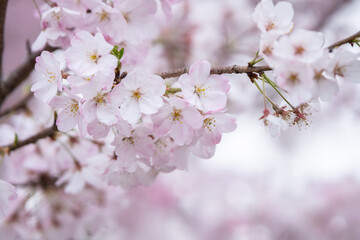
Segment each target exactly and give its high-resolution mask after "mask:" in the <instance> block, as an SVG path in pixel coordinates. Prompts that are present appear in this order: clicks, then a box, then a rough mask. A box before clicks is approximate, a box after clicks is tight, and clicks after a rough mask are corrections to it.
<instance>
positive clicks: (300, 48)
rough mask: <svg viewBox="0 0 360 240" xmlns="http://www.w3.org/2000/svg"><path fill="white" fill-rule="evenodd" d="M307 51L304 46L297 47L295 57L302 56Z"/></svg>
mask: <svg viewBox="0 0 360 240" xmlns="http://www.w3.org/2000/svg"><path fill="white" fill-rule="evenodd" d="M304 51H305V49H304V48H303V47H302V46H297V47H295V55H302V54H303V53H304Z"/></svg>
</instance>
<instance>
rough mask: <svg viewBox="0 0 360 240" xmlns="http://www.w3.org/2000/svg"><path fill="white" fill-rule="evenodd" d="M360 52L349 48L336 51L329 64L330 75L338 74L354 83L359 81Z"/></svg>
mask: <svg viewBox="0 0 360 240" xmlns="http://www.w3.org/2000/svg"><path fill="white" fill-rule="evenodd" d="M358 58H359V54H357V53H353V52H350V51H347V50H340V51H339V52H337V53H336V55H335V57H334V59H333V60H332V61H331V64H330V66H329V70H330V71H329V74H330V76H334V77H335V76H338V77H341V78H344V79H345V80H346V81H349V82H352V83H359V82H360V79H359V73H360V60H359V59H358Z"/></svg>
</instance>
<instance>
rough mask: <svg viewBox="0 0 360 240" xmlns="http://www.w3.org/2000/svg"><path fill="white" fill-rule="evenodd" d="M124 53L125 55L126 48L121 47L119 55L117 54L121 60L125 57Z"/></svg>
mask: <svg viewBox="0 0 360 240" xmlns="http://www.w3.org/2000/svg"><path fill="white" fill-rule="evenodd" d="M123 55H124V48H122V49H120V51H119V55H118V56H117V57H118V59H119V60H120V59H121V58H122V57H123Z"/></svg>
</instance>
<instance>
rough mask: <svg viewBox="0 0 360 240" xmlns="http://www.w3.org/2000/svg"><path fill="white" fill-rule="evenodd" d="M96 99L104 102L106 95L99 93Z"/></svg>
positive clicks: (97, 101) (98, 101)
mask: <svg viewBox="0 0 360 240" xmlns="http://www.w3.org/2000/svg"><path fill="white" fill-rule="evenodd" d="M94 101H95V102H96V103H103V102H105V96H104V94H102V93H98V94H97V95H96V97H95V98H94Z"/></svg>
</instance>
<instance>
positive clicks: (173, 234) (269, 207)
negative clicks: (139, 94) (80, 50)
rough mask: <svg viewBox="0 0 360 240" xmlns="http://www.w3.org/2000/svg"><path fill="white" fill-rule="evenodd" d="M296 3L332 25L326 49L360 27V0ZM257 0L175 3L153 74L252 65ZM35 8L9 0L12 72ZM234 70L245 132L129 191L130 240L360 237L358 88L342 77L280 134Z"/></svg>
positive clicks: (312, 25)
mask: <svg viewBox="0 0 360 240" xmlns="http://www.w3.org/2000/svg"><path fill="white" fill-rule="evenodd" d="M37 1H38V2H39V3H41V1H40V0H37ZM274 2H278V1H274ZM290 2H292V3H293V5H294V9H295V18H294V23H295V28H306V29H311V30H316V31H321V32H323V33H324V35H325V38H326V45H329V44H331V43H332V42H334V41H336V40H339V39H341V38H344V37H346V36H349V35H351V34H353V33H355V32H357V31H359V30H360V15H359V12H360V1H358V0H292V1H290ZM257 3H258V1H257V0H188V1H184V3H180V4H177V5H175V6H174V18H173V20H172V22H171V23H170V25H169V26H165V27H164V29H163V30H162V32H161V35H160V36H161V37H160V38H159V39H158V41H156V43H154V48H153V50H151V51H150V53H149V56H150V57H149V59H151V56H156V55H158V54H159V52H160V55H161V56H162V60H163V64H159V65H158V66H154V71H157V72H161V71H164V70H168V69H175V68H178V67H183V66H189V65H191V63H192V62H194V61H195V60H199V59H207V60H209V61H210V62H211V63H212V65H213V66H227V65H232V64H237V65H246V64H247V62H248V61H249V60H251V59H252V58H253V56H254V55H255V53H256V51H257V49H258V44H259V35H260V33H259V31H258V30H257V28H256V26H255V24H254V23H253V21H252V18H251V14H252V11H253V9H254V7H255V6H256V4H257ZM35 15H36V11H35V8H34V4H33V2H32V1H30V0H9V4H8V12H7V16H6V28H5V31H6V33H5V44H6V46H5V53H4V71H5V74H8V73H10V72H11V71H12V70H14V69H15V68H16V66H17V65H18V64H20V63H21V62H22V61H23V60H24V59H25V57H26V55H27V50H26V41H27V40H28V41H29V42H30V43H32V42H33V41H34V40H35V39H36V37H37V35H38V33H39V31H40V26H39V20H38V19H37V18H36V17H35ZM359 77H360V76H359ZM229 78H230V81H231V86H232V89H231V90H230V98H229V104H228V108H229V111H230V112H231V113H232V114H234V115H235V116H236V117H237V125H238V127H237V130H236V131H235V132H233V133H230V134H225V135H224V136H223V140H222V142H221V143H220V144H219V145H218V147H217V151H216V154H215V156H214V157H213V158H212V159H209V160H200V159H199V160H194V161H193V162H191V163H190V166H189V169H188V171H185V172H180V171H175V172H172V173H170V174H162V175H160V176H159V177H158V178H157V180H156V181H155V183H154V184H153V185H152V186H150V187H139V188H136V189H134V190H131V191H130V193H129V196H130V198H131V199H137V201H133V204H134V206H133V208H134V209H137V212H138V215H137V216H136V217H133V220H132V221H133V222H132V224H133V227H134V228H135V229H137V230H138V231H132V232H131V233H128V234H129V235H126V236H127V239H145V237H146V238H147V239H207V240H210V239H229V240H230V239H231V240H232V239H233V240H235V239H236V240H243V239H244V240H270V239H271V240H272V239H274V240H275V239H276V240H300V239H302V240H303V239H307V240H312V239H316V240H322V239H324V240H325V239H334V240H335V239H336V240H358V239H360V229H359V227H358V226H359V224H360V185H359V176H360V174H359V173H360V147H359V143H360V124H359V121H360V116H359V114H360V92H359V87H358V86H355V85H350V84H346V83H342V88H341V91H340V92H339V94H338V96H337V97H336V98H334V99H333V100H332V101H330V102H327V103H321V106H320V108H319V109H314V110H313V111H312V115H311V121H310V122H311V124H310V125H309V126H303V127H298V126H293V127H291V128H289V129H287V130H286V131H284V132H283V133H282V134H281V135H280V137H278V138H272V137H271V136H270V134H269V133H268V132H267V131H266V129H265V128H264V126H262V123H261V121H259V120H258V119H259V118H260V117H261V115H262V110H263V109H262V98H261V96H260V94H259V92H258V91H257V90H256V89H255V87H254V86H253V85H251V84H250V82H249V80H248V79H247V77H246V76H240V75H231V76H229ZM141 199H142V200H141ZM154 206H156V207H154ZM139 209H140V210H143V211H139ZM0 239H1V237H0ZM99 239H100V238H99Z"/></svg>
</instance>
